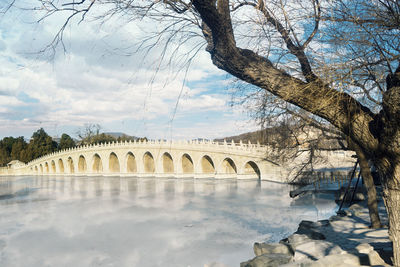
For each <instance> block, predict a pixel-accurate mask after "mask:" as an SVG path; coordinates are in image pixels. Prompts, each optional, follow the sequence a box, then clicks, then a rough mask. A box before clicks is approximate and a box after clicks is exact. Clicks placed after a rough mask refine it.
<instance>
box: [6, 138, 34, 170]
mask: <svg viewBox="0 0 400 267" xmlns="http://www.w3.org/2000/svg"><path fill="white" fill-rule="evenodd" d="M26 148H27V143H26V142H25V140H24V137H23V136H20V137H17V138H15V137H12V136H9V137H4V138H3V139H2V140H1V141H0V165H1V166H5V165H6V164H7V163H8V162H10V161H11V160H15V159H16V160H21V161H24V158H22V155H23V154H24V151H25V149H26Z"/></svg>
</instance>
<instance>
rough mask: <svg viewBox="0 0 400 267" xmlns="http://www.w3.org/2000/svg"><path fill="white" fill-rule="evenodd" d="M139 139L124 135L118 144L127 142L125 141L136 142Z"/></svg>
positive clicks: (120, 137)
mask: <svg viewBox="0 0 400 267" xmlns="http://www.w3.org/2000/svg"><path fill="white" fill-rule="evenodd" d="M137 139H138V138H137V137H134V136H129V135H125V134H124V135H122V136H118V138H117V141H118V142H125V141H135V140H137Z"/></svg>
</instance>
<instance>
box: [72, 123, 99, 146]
mask: <svg viewBox="0 0 400 267" xmlns="http://www.w3.org/2000/svg"><path fill="white" fill-rule="evenodd" d="M100 130H101V126H100V124H95V123H86V124H85V125H84V126H83V127H82V128H80V129H79V130H78V131H77V133H76V134H77V135H78V137H79V138H80V139H81V141H80V144H81V145H88V144H93V143H94V142H95V141H94V140H93V138H94V137H95V136H98V135H100Z"/></svg>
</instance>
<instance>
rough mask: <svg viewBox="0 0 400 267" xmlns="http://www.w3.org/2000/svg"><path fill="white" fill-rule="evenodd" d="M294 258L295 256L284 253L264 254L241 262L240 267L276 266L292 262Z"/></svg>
mask: <svg viewBox="0 0 400 267" xmlns="http://www.w3.org/2000/svg"><path fill="white" fill-rule="evenodd" d="M292 258H293V256H290V255H287V254H282V253H273V254H263V255H260V256H257V257H255V258H253V259H251V260H249V261H246V262H242V263H240V267H275V266H280V265H283V264H286V263H288V262H290V261H291V260H292Z"/></svg>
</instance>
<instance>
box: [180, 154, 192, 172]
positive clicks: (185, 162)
mask: <svg viewBox="0 0 400 267" xmlns="http://www.w3.org/2000/svg"><path fill="white" fill-rule="evenodd" d="M181 160H182V172H183V173H184V174H187V173H194V165H193V160H192V158H191V157H190V155H189V154H186V153H185V154H183V155H182V158H181Z"/></svg>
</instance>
